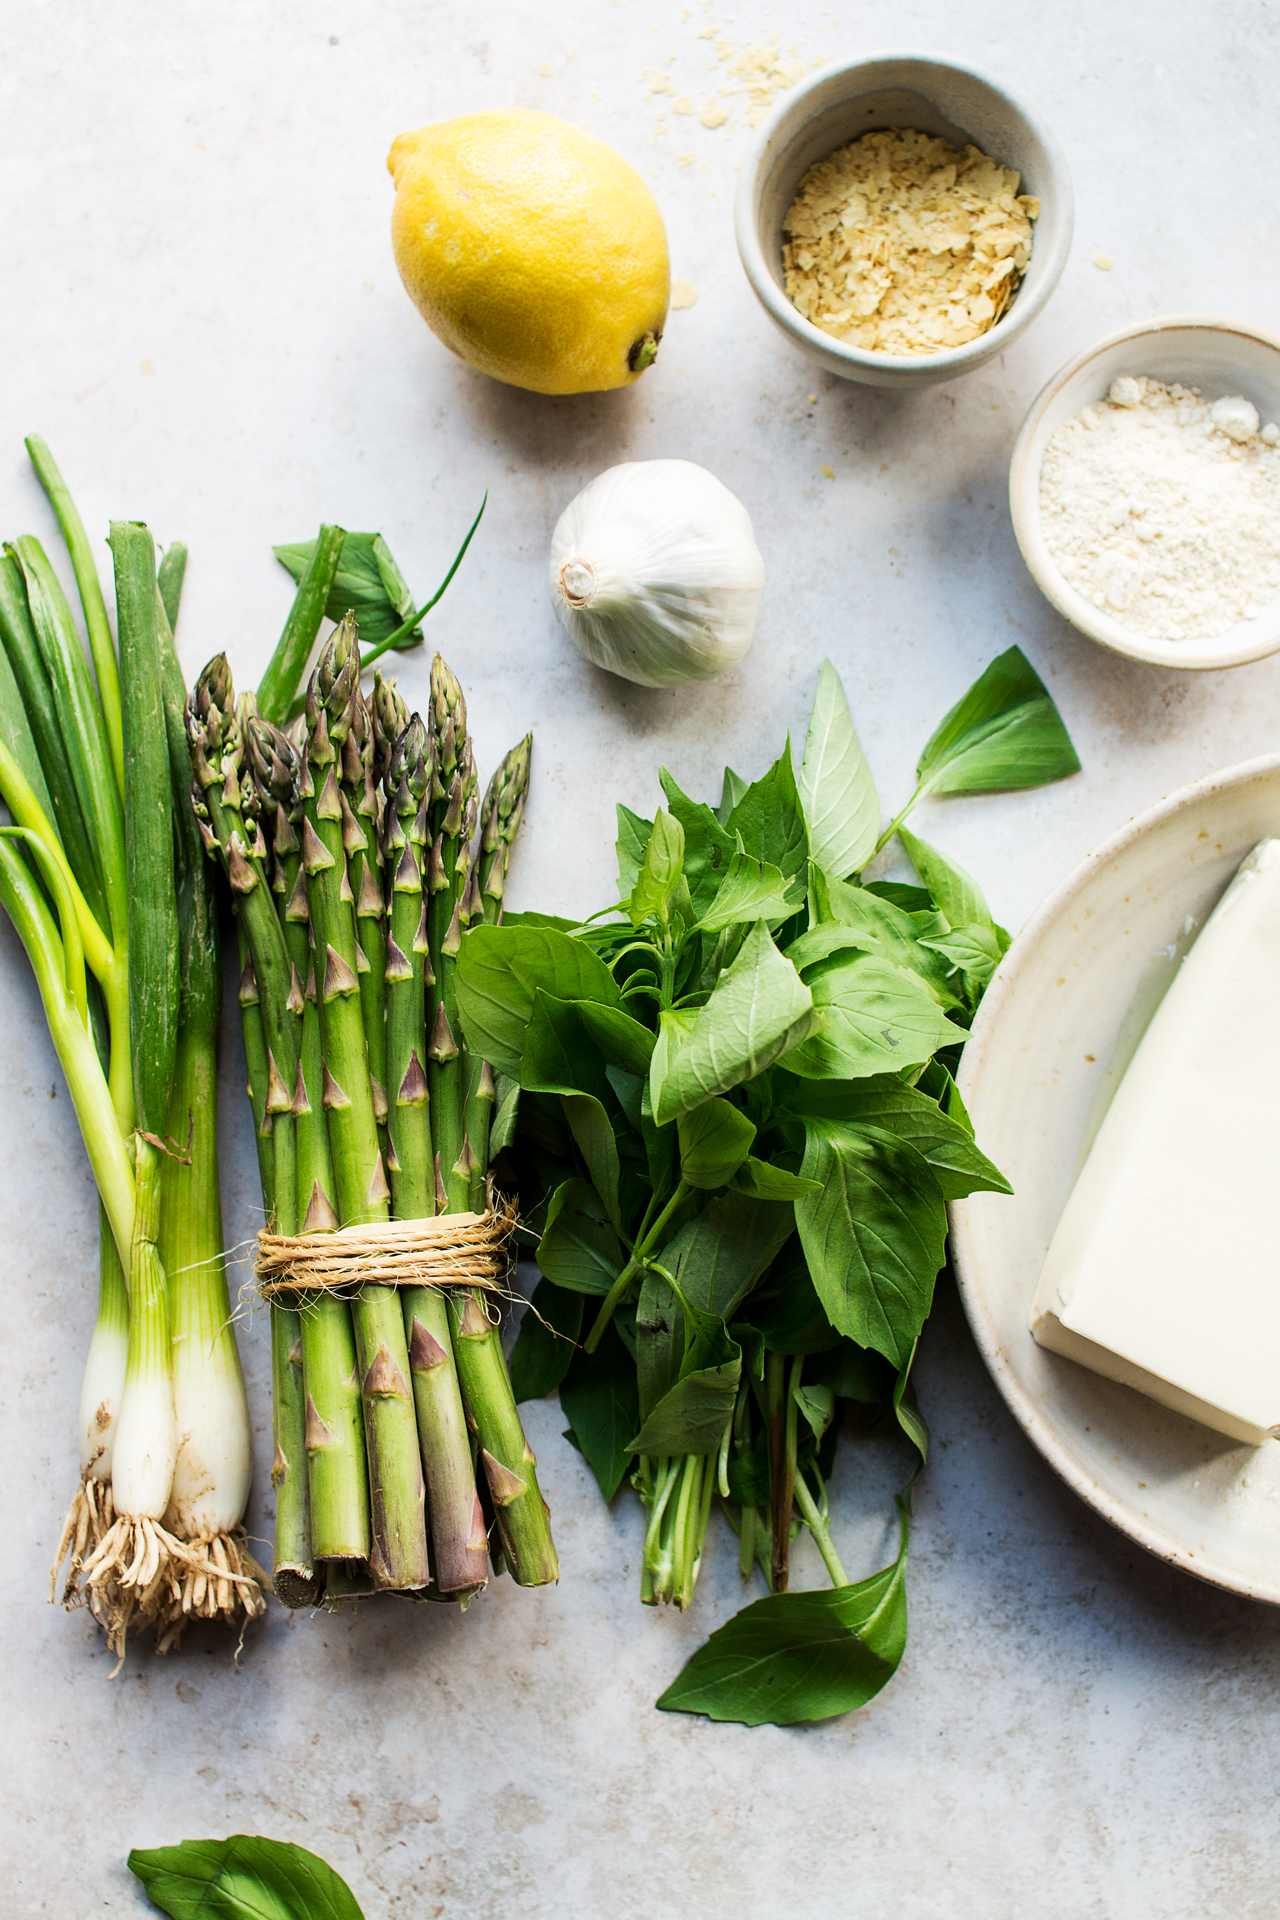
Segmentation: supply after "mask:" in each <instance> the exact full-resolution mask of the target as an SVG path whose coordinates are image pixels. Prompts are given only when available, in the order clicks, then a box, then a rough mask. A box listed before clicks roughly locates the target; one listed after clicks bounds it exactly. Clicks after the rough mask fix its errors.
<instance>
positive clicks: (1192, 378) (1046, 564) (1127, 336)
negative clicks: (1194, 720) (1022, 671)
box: [1009, 316, 1280, 673]
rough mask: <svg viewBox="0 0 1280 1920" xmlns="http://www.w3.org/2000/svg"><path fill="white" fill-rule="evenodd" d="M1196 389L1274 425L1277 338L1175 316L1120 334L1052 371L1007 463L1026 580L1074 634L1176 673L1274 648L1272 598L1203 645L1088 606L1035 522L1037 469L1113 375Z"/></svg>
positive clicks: (1278, 607) (1277, 631)
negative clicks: (1241, 401) (1248, 404)
mask: <svg viewBox="0 0 1280 1920" xmlns="http://www.w3.org/2000/svg"><path fill="white" fill-rule="evenodd" d="M1125 373H1128V374H1147V375H1149V376H1150V377H1151V378H1153V379H1156V380H1163V381H1165V382H1166V384H1168V385H1172V384H1173V383H1174V382H1175V381H1181V383H1182V385H1183V386H1187V387H1199V388H1200V389H1201V391H1202V392H1203V394H1204V396H1205V398H1206V399H1207V400H1219V399H1221V398H1222V396H1223V395H1224V394H1229V393H1242V394H1244V396H1245V397H1246V399H1249V400H1252V402H1253V404H1254V406H1255V407H1256V408H1257V409H1258V412H1259V414H1260V415H1261V417H1262V418H1263V420H1280V338H1278V337H1277V336H1276V335H1275V334H1271V333H1263V332H1261V331H1259V330H1258V329H1257V328H1255V327H1243V326H1240V325H1238V324H1236V323H1235V322H1234V321H1231V320H1215V319H1208V318H1198V317H1195V316H1192V317H1190V318H1174V319H1170V320H1146V321H1143V322H1142V324H1141V325H1140V326H1134V327H1124V328H1122V329H1121V331H1120V332H1119V333H1110V334H1108V335H1107V337H1106V339H1105V340H1099V341H1098V342H1097V344H1096V345H1094V346H1092V347H1087V348H1086V349H1085V351H1084V352H1083V353H1078V354H1077V355H1076V357H1075V359H1074V360H1069V361H1068V362H1067V364H1066V366H1065V367H1062V368H1060V369H1059V371H1058V372H1057V373H1055V374H1054V376H1053V379H1052V380H1050V382H1049V384H1048V386H1047V387H1045V389H1044V391H1043V392H1042V393H1041V394H1040V396H1039V398H1038V399H1037V400H1036V401H1035V403H1034V404H1033V406H1032V408H1031V411H1030V413H1028V415H1027V417H1026V419H1025V420H1024V421H1023V423H1022V430H1021V432H1020V433H1019V435H1018V439H1017V443H1016V444H1015V446H1014V449H1013V459H1012V461H1011V462H1010V466H1009V508H1010V511H1011V513H1012V514H1013V530H1014V533H1015V534H1016V535H1017V540H1018V545H1019V547H1021V549H1022V557H1023V559H1024V560H1025V561H1026V563H1027V566H1028V567H1029V569H1030V571H1031V577H1032V579H1033V580H1034V581H1035V583H1036V585H1037V586H1038V587H1039V589H1040V591H1041V593H1042V594H1043V595H1044V596H1045V599H1046V600H1048V601H1050V602H1051V603H1052V604H1053V605H1054V606H1055V607H1056V608H1057V609H1058V612H1059V613H1060V614H1062V616H1063V617H1064V619H1067V620H1069V621H1070V622H1071V624H1072V626H1073V627H1077V628H1079V630H1080V632H1081V633H1083V634H1087V635H1088V637H1089V639H1090V640H1096V641H1097V642H1098V644H1099V645H1100V646H1103V647H1110V649H1111V651H1112V652H1113V653H1124V654H1127V655H1128V656H1129V658H1130V659H1131V660H1145V661H1147V662H1148V664H1150V665H1151V666H1156V667H1176V668H1179V669H1180V670H1181V671H1182V672H1184V673H1185V672H1187V671H1189V670H1190V671H1208V670H1209V669H1213V668H1219V667H1239V666H1243V665H1245V663H1246V662H1248V661H1250V660H1262V659H1265V658H1266V656H1267V654H1269V653H1276V652H1277V651H1280V598H1277V599H1275V600H1272V601H1271V602H1270V604H1269V605H1268V606H1266V607H1264V608H1263V610H1262V612H1261V613H1260V614H1258V615H1257V617H1256V618H1255V619H1253V620H1239V621H1237V622H1236V624H1235V625H1234V626H1233V627H1229V628H1228V629H1227V631H1226V632H1225V633H1221V634H1218V635H1217V636H1216V637H1215V638H1214V639H1212V640H1154V639H1151V638H1150V637H1149V636H1148V635H1147V634H1144V633H1135V632H1134V631H1133V630H1132V628H1130V627H1126V626H1124V625H1123V624H1122V623H1121V622H1120V621H1119V620H1117V619H1116V617H1115V615H1114V614H1111V613H1107V612H1105V611H1104V610H1103V609H1102V608H1101V607H1095V606H1094V605H1093V603H1092V602H1091V601H1089V600H1086V599H1085V597H1084V595H1083V594H1082V593H1080V592H1078V591H1077V590H1076V588H1075V587H1073V586H1071V585H1070V583H1069V582H1068V581H1066V580H1064V578H1063V577H1062V575H1061V573H1059V571H1058V568H1057V565H1056V563H1055V561H1054V559H1053V556H1052V554H1051V553H1050V552H1049V549H1048V546H1047V545H1046V544H1045V538H1044V534H1043V532H1042V531H1041V525H1040V467H1041V463H1042V462H1043V460H1044V453H1045V448H1046V447H1047V446H1048V444H1049V442H1050V440H1052V438H1053V436H1054V434H1055V433H1056V432H1057V431H1058V428H1059V427H1060V426H1062V425H1063V424H1064V422H1066V421H1068V420H1073V419H1074V418H1075V416H1076V415H1077V414H1078V413H1080V412H1081V411H1082V410H1083V409H1084V408H1085V407H1087V406H1088V405H1089V403H1090V401H1092V400H1101V399H1103V398H1104V397H1105V395H1106V392H1107V389H1108V388H1109V387H1110V385H1111V382H1112V381H1113V380H1115V379H1117V378H1118V377H1119V375H1121V374H1125Z"/></svg>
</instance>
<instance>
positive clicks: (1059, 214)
mask: <svg viewBox="0 0 1280 1920" xmlns="http://www.w3.org/2000/svg"><path fill="white" fill-rule="evenodd" d="M878 127H911V128H914V129H916V130H918V131H919V132H922V133H931V134H934V135H936V136H937V137H938V138H939V139H942V140H947V141H949V142H950V143H951V145H952V146H953V147H964V146H966V145H969V144H970V143H972V144H973V145H974V146H977V147H981V149H982V151H983V152H984V153H987V154H990V155H991V157H992V159H993V160H999V161H1001V162H1003V164H1004V165H1005V166H1009V167H1016V168H1017V170H1018V172H1019V174H1020V175H1021V177H1022V191H1023V192H1024V193H1034V194H1036V195H1038V197H1039V200H1040V217H1039V219H1038V220H1037V221H1036V223H1035V230H1034V238H1033V242H1032V248H1031V260H1030V263H1029V265H1028V267H1027V271H1026V273H1025V275H1024V276H1023V281H1022V285H1021V286H1020V287H1019V289H1018V292H1017V294H1016V296H1015V298H1014V300H1013V302H1012V304H1011V306H1010V307H1009V309H1008V311H1007V312H1006V313H1005V314H1004V315H1003V316H1002V318H1001V319H1000V320H999V321H998V322H997V323H996V325H995V326H994V327H992V329H991V331H990V332H989V333H984V334H980V335H979V337H978V338H977V339H976V340H971V341H969V343H968V344H967V346H963V347H950V348H948V349H947V351H946V352H945V353H929V354H910V355H906V354H896V353H868V352H866V351H864V349H863V348H861V347H854V346H849V345H848V344H847V343H846V342H845V341H843V340H837V339H836V338H835V337H834V336H833V335H832V334H829V333H824V332H823V331H822V328H821V327H815V326H814V325H813V324H812V322H811V321H808V320H806V319H805V318H804V317H803V315H801V314H800V313H798V312H797V310H796V308H795V307H793V306H792V304H791V302H790V300H788V298H787V294H786V288H785V286H784V284H783V272H782V222H783V220H784V219H785V217H786V213H787V209H788V208H789V207H790V205H791V203H792V201H793V200H794V199H795V195H796V188H797V187H798V186H799V184H800V180H801V178H802V176H803V175H804V174H805V173H807V172H808V170H809V168H810V167H811V166H812V165H813V164H814V162H815V160H822V159H824V158H825V157H826V155H827V154H829V153H834V151H835V149H836V148H837V147H842V146H845V145H847V143H848V142H849V141H850V140H856V139H857V137H858V135H859V134H860V133H871V132H874V131H875V129H876V128H878ZM1072 220H1073V211H1072V195H1071V176H1070V174H1069V173H1068V172H1067V163H1066V161H1065V160H1064V159H1063V157H1062V151H1061V149H1060V147H1059V146H1058V143H1057V141H1056V140H1055V139H1054V137H1053V135H1052V134H1051V133H1050V131H1049V129H1048V127H1046V125H1045V124H1044V122H1043V120H1041V119H1040V117H1039V115H1038V114H1036V113H1034V112H1033V111H1032V109H1031V108H1030V107H1028V106H1026V105H1025V104H1024V103H1023V102H1022V101H1020V100H1018V99H1016V98H1015V96H1014V95H1013V94H1011V93H1010V92H1009V91H1008V89H1007V88H1005V87H1002V86H1001V85H1000V84H999V82H998V81H996V80H991V79H989V78H988V77H987V76H986V75H985V74H981V73H977V72H975V71H974V69H973V68H972V67H966V66H961V65H960V64H959V62H958V61H955V60H943V59H939V58H937V57H936V56H934V55H931V54H923V53H878V54H870V55H868V56H867V57H866V58H865V59H861V60H847V61H845V62H843V63H842V64H841V65H840V66H837V67H823V68H822V69H820V71H819V72H817V73H815V74H814V75H813V76H812V77H811V78H810V79H808V80H804V81H802V82H801V83H800V85H799V86H796V87H793V88H792V89H791V90H790V91H789V92H787V93H784V94H783V95H782V96H781V97H780V98H779V100H778V101H777V103H776V104H775V106H774V107H773V110H772V111H771V113H770V114H769V116H768V118H767V119H766V120H765V121H763V122H762V124H761V126H760V128H759V129H758V131H757V133H756V137H755V141H754V143H753V145H752V147H751V150H750V152H749V153H748V155H747V157H746V159H745V160H744V161H743V163H742V171H741V173H740V175H739V180H738V193H737V200H736V204H735V207H734V225H735V229H736V232H737V238H738V252H739V253H740V255H741V256H742V264H743V266H744V267H745V268H746V271H747V278H748V279H749V280H750V282H751V285H752V287H753V288H754V289H755V292H756V294H757V296H758V297H759V300H760V303H761V305H762V306H763V308H764V310H765V312H766V313H767V314H768V315H769V318H770V319H771V320H772V321H774V322H775V324H776V325H777V326H779V327H780V328H781V330H782V331H783V333H785V334H786V336H787V338H788V339H789V340H792V341H793V342H794V343H795V345H796V346H798V347H799V348H800V349H801V351H802V352H803V353H805V354H807V355H808V357H809V358H810V359H811V360H814V361H816V362H817V363H818V365H819V366H821V367H824V368H825V369H826V371H827V372H828V373H838V374H839V375H840V376H841V377H842V378H843V379H845V380H860V381H862V382H863V383H864V384H865V385H867V386H872V387H923V386H929V385H930V384H931V383H932V382H934V381H937V380H954V379H955V377H956V375H957V374H961V373H968V372H969V371H970V370H971V369H972V368H973V367H980V366H981V365H982V364H983V362H984V361H985V360H990V359H991V358H992V356H993V355H994V354H997V353H1002V352H1003V351H1004V349H1005V348H1006V347H1007V346H1008V345H1009V342H1010V341H1011V340H1013V339H1014V338H1015V337H1016V336H1017V335H1018V334H1020V333H1021V332H1022V331H1023V329H1024V328H1026V327H1028V326H1030V324H1031V322H1032V321H1033V320H1034V319H1035V317H1036V315H1037V314H1038V313H1039V312H1040V309H1041V308H1042V307H1043V306H1044V303H1045V301H1046V300H1047V299H1048V298H1049V295H1050V294H1051V293H1052V292H1053V289H1054V288H1055V287H1056V286H1057V284H1058V280H1059V278H1060V276H1061V273H1062V269H1063V267H1064V266H1065V265H1066V261H1067V253H1068V251H1069V249H1070V246H1071V228H1072Z"/></svg>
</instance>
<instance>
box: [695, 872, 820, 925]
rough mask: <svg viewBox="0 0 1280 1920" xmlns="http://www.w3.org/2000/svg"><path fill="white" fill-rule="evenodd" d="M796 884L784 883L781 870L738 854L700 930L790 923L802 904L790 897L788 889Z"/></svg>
mask: <svg viewBox="0 0 1280 1920" xmlns="http://www.w3.org/2000/svg"><path fill="white" fill-rule="evenodd" d="M794 884H795V883H794V881H791V882H788V881H787V880H786V879H784V877H783V874H782V870H781V868H780V867H774V866H770V865H769V864H768V862H767V861H764V860H756V859H754V858H753V857H752V856H751V854H749V853H734V854H733V856H732V858H731V859H730V861H729V865H728V868H727V870H726V872H725V876H724V879H723V880H722V881H721V882H720V887H719V890H718V892H717V893H716V896H715V898H714V900H713V901H712V902H711V905H710V907H709V908H708V909H707V911H706V912H705V913H704V914H703V916H702V918H701V919H700V920H699V922H698V928H697V930H698V931H699V932H700V933H719V932H720V931H721V930H722V929H723V928H725V927H732V926H736V925H737V924H738V922H739V921H742V920H747V921H750V920H771V921H774V922H777V921H780V920H787V919H789V918H790V916H791V915H792V914H793V913H794V912H795V911H796V906H797V904H798V903H797V902H796V901H795V900H793V899H790V898H789V897H788V893H787V889H788V886H794Z"/></svg>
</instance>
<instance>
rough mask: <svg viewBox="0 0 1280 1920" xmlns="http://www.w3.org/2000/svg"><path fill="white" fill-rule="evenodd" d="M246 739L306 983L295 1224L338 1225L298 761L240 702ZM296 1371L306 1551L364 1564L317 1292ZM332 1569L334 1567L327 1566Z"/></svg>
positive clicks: (340, 1380)
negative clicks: (307, 1515) (307, 1516)
mask: <svg viewBox="0 0 1280 1920" xmlns="http://www.w3.org/2000/svg"><path fill="white" fill-rule="evenodd" d="M243 710H244V712H245V715H246V719H245V741H246V746H247V749H248V756H249V764H250V767H251V770H252V774H253V779H254V784H255V788H256V791H257V799H258V805H259V809H260V817H262V818H263V819H270V820H272V829H271V833H270V843H271V844H270V850H271V854H272V870H273V877H272V889H273V892H274V896H275V900H276V904H277V911H278V914H279V915H280V917H281V925H282V931H283V933H284V938H285V944H286V946H287V948H288V951H289V957H290V961H291V963H292V967H293V973H292V976H291V982H292V984H291V987H290V992H291V994H292V993H293V992H294V991H295V990H296V989H297V987H298V982H299V979H300V978H304V979H305V980H306V981H307V986H306V989H305V993H304V1005H303V1011H302V1042H301V1054H300V1058H299V1061H298V1071H297V1078H296V1081H295V1089H294V1099H293V1117H294V1126H295V1136H296V1152H297V1172H298V1184H297V1211H298V1213H299V1215H300V1216H301V1218H302V1230H303V1232H305V1233H316V1232H321V1231H323V1230H325V1229H326V1228H331V1227H336V1226H337V1224H338V1216H337V1214H336V1212H335V1210H334V1207H333V1202H332V1198H331V1196H332V1193H333V1190H334V1181H333V1163H332V1159H331V1156H330V1152H329V1133H328V1128H327V1126H326V1123H325V1111H324V1105H323V1065H322V1060H321V1049H320V1016H319V1009H318V1007H317V1005H316V995H315V985H314V980H313V978H312V974H313V970H314V969H313V960H312V953H311V935H310V919H309V915H308V911H307V897H306V887H305V876H304V875H303V873H302V841H301V838H300V832H301V826H302V801H301V797H300V794H299V791H298V759H297V755H296V753H295V751H294V748H293V745H292V743H291V742H290V741H289V740H288V739H287V738H286V737H285V735H284V734H283V733H281V732H280V731H279V729H278V728H276V727H273V726H271V725H270V723H269V722H267V721H265V720H263V719H262V718H261V717H260V716H259V715H258V714H257V713H256V712H254V711H252V709H251V707H250V706H249V704H248V702H246V703H245V706H244V709H243ZM301 1342H302V1376H303V1394H304V1418H305V1444H306V1454H307V1469H308V1484H309V1490H310V1496H311V1537H312V1551H313V1553H314V1554H315V1557H316V1559H317V1560H323V1561H343V1562H350V1561H365V1560H367V1559H368V1557H369V1551H370V1546H371V1541H370V1532H369V1498H368V1481H367V1473H368V1463H367V1458H366V1453H365V1442H364V1428H363V1422H362V1414H361V1407H360V1391H359V1386H358V1384H357V1380H356V1352H355V1336H354V1333H353V1330H352V1324H351V1309H350V1307H349V1306H348V1304H347V1302H346V1301H345V1300H339V1299H335V1298H333V1297H331V1296H329V1295H326V1294H321V1295H318V1296H316V1297H314V1298H313V1299H311V1300H309V1301H307V1302H306V1304H305V1306H304V1307H303V1310H302V1312H301ZM330 1571H332V1570H330Z"/></svg>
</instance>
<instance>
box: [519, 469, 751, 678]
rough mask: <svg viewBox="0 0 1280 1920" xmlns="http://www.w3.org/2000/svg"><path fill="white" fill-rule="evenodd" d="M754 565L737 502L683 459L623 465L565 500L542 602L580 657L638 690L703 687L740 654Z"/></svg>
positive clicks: (747, 525)
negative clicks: (547, 597) (547, 596)
mask: <svg viewBox="0 0 1280 1920" xmlns="http://www.w3.org/2000/svg"><path fill="white" fill-rule="evenodd" d="M763 590H764V561H763V560H762V559H761V558H760V550H759V548H758V547H757V546H756V543H755V537H754V535H753V534H752V531H751V521H750V518H749V517H748V514H747V510H746V508H745V507H744V506H743V504H742V502H741V501H740V500H738V499H736V498H735V496H734V495H733V494H731V493H730V491H729V489H728V488H727V487H726V486H723V485H722V484H721V482H720V481H719V480H717V479H716V477H715V475H714V474H711V473H708V472H707V470H706V468H705V467H699V466H696V465H695V464H694V462H693V461H692V460H629V461H626V462H624V464H623V465H621V466H618V467H610V468H609V469H608V471H607V472H605V473H602V474H600V475H599V476H598V477H597V478H596V479H594V480H593V481H591V483H590V485H589V486H586V487H584V488H583V490H582V492H581V493H580V494H579V495H578V496H577V498H576V499H575V500H572V501H570V503H569V505H568V506H567V507H566V508H565V510H564V512H563V513H562V514H561V515H560V518H559V520H558V521H557V522H556V529H555V532H554V533H553V534H552V536H551V597H552V599H553V600H554V601H555V607H556V612H557V613H558V614H559V616H560V621H561V624H562V625H563V626H564V627H565V629H566V630H567V632H568V634H569V638H570V639H571V640H572V641H573V644H574V645H575V646H576V647H577V649H578V651H579V653H583V654H585V655H586V657H587V659H588V660H592V661H594V662H595V664H596V666H598V667H604V668H605V669H606V670H607V671H608V672H609V673H617V674H621V675H622V677H623V678H624V679H625V680H634V681H635V682H636V683H637V685H639V686H642V687H678V686H681V685H683V684H684V682H686V681H688V680H709V679H711V678H712V676H713V675H714V674H717V673H723V672H724V671H725V669H726V667H732V666H734V665H735V664H736V663H737V662H738V661H739V660H741V658H742V656H743V654H744V653H745V652H746V650H747V648H748V647H749V646H750V645H751V635H752V633H753V632H754V630H755V624H756V608H757V607H758V605H759V603H760V595H761V593H762V592H763Z"/></svg>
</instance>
